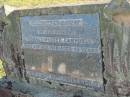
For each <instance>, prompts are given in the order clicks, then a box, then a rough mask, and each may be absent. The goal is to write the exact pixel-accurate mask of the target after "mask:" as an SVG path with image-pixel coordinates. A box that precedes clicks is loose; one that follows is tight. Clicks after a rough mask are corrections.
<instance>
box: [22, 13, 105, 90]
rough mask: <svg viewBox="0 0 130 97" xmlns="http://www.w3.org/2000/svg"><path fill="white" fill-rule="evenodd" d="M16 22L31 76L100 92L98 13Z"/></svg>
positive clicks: (49, 16)
mask: <svg viewBox="0 0 130 97" xmlns="http://www.w3.org/2000/svg"><path fill="white" fill-rule="evenodd" d="M20 23H21V32H22V33H21V34H22V46H21V47H22V49H24V50H25V52H26V53H25V61H26V64H28V66H27V67H28V69H30V70H32V71H35V72H36V73H32V74H33V75H32V74H31V76H36V77H37V76H38V75H36V74H37V72H43V74H41V76H39V78H43V79H46V80H54V81H58V82H60V83H62V82H63V83H68V84H76V85H82V86H86V87H92V88H94V87H98V88H100V90H102V89H103V85H102V84H103V81H102V64H101V43H100V28H99V26H100V24H99V14H98V13H93V14H68V15H66V14H65V15H45V16H44V15H43V16H25V17H21V18H20ZM36 57H37V58H36ZM49 72H51V73H52V74H51V73H49ZM46 73H48V74H50V75H48V77H49V76H50V77H49V78H48V77H47V76H46ZM53 73H54V74H53ZM29 74H30V73H29ZM42 76H43V77H42ZM44 76H46V77H47V78H46V77H44ZM101 88H102V89H101Z"/></svg>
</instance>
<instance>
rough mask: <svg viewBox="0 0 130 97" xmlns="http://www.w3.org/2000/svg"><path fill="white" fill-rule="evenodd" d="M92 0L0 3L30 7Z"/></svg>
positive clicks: (32, 0) (0, 2)
mask: <svg viewBox="0 0 130 97" xmlns="http://www.w3.org/2000/svg"><path fill="white" fill-rule="evenodd" d="M86 1H92V0H0V4H1V5H3V4H8V5H11V6H16V7H19V6H20V7H32V6H50V5H63V4H74V3H77V4H78V3H84V2H86Z"/></svg>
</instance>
